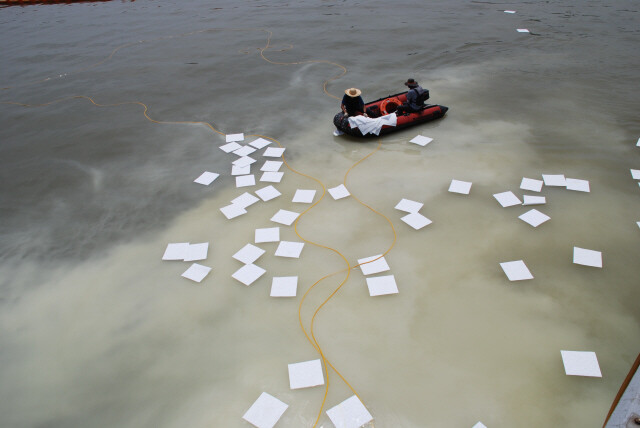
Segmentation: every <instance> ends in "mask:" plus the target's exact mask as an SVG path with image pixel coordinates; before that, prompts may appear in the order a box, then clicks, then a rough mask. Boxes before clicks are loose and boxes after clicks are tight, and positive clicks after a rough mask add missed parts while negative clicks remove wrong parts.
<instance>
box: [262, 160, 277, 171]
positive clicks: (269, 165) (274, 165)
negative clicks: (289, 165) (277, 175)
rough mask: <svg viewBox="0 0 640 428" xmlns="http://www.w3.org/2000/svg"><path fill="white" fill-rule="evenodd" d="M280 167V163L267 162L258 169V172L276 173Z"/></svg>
mask: <svg viewBox="0 0 640 428" xmlns="http://www.w3.org/2000/svg"><path fill="white" fill-rule="evenodd" d="M281 166H282V161H272V160H268V161H265V162H264V164H263V165H262V168H260V171H265V172H278V171H279V170H280V167H281Z"/></svg>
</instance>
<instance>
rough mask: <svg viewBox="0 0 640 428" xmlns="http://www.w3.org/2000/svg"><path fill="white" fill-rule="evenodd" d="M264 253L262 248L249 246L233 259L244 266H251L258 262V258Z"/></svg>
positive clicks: (243, 248)
mask: <svg viewBox="0 0 640 428" xmlns="http://www.w3.org/2000/svg"><path fill="white" fill-rule="evenodd" d="M264 253H265V251H264V250H263V249H262V248H260V247H256V246H255V245H253V244H247V245H245V246H244V247H242V248H241V249H240V250H239V251H238V252H237V253H235V254H234V255H233V256H232V257H233V258H234V259H236V260H238V261H240V262H242V263H244V264H251V263H253V262H255V261H256V260H258V258H259V257H260V256H261V255H263V254H264Z"/></svg>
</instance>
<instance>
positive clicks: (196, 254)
mask: <svg viewBox="0 0 640 428" xmlns="http://www.w3.org/2000/svg"><path fill="white" fill-rule="evenodd" d="M208 251H209V243H208V242H202V243H200V244H189V248H187V253H186V254H185V256H184V261H185V262H195V261H197V260H204V259H206V258H207V253H208Z"/></svg>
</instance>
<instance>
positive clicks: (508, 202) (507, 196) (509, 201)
mask: <svg viewBox="0 0 640 428" xmlns="http://www.w3.org/2000/svg"><path fill="white" fill-rule="evenodd" d="M493 197H494V198H496V200H497V201H498V203H499V204H500V205H502V207H503V208H506V207H512V206H514V205H522V201H521V200H520V199H518V197H517V196H516V195H514V193H513V192H502V193H496V194H494V195H493Z"/></svg>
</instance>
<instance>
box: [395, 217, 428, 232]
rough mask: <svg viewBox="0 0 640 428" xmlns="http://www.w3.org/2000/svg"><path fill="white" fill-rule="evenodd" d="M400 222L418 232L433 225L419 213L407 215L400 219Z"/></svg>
mask: <svg viewBox="0 0 640 428" xmlns="http://www.w3.org/2000/svg"><path fill="white" fill-rule="evenodd" d="M400 220H402V221H404V222H405V223H407V224H408V225H409V226H411V227H413V228H414V229H415V230H420V229H422V228H423V227H425V226H428V225H430V224H431V223H433V222H432V221H431V220H429V219H428V218H426V217H425V216H423V215H422V214H420V213H411V214H407V215H406V216H404V217H402V218H401V219H400Z"/></svg>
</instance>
